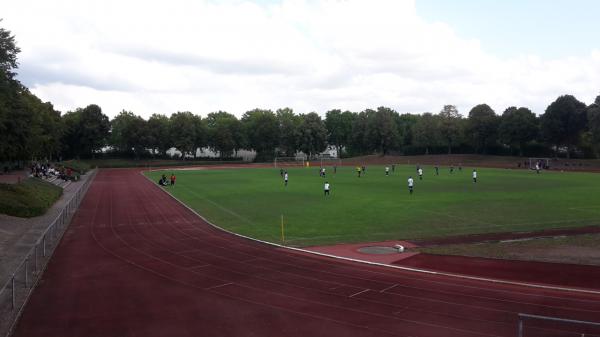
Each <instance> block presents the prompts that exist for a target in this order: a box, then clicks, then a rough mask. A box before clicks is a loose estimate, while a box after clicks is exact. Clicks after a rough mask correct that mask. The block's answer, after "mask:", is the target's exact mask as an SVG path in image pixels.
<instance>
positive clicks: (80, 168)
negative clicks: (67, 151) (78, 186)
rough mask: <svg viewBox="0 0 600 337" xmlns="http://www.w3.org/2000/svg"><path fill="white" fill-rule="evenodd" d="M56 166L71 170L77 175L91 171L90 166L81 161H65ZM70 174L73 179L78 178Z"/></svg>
mask: <svg viewBox="0 0 600 337" xmlns="http://www.w3.org/2000/svg"><path fill="white" fill-rule="evenodd" d="M57 166H64V167H65V168H70V169H71V170H73V171H75V173H79V174H81V175H83V174H85V173H86V172H87V171H89V170H90V169H91V166H90V165H88V164H87V163H85V162H83V161H79V160H67V161H63V162H60V163H58V164H57ZM75 173H74V174H72V176H73V177H75V176H79V174H78V175H76V174H75Z"/></svg>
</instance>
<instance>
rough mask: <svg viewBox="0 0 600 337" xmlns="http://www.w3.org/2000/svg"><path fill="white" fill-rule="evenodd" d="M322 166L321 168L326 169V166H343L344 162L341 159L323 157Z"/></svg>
mask: <svg viewBox="0 0 600 337" xmlns="http://www.w3.org/2000/svg"><path fill="white" fill-rule="evenodd" d="M320 164H321V167H326V166H330V167H333V166H341V165H342V160H341V159H340V158H332V157H321V159H320Z"/></svg>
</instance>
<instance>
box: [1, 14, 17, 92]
mask: <svg viewBox="0 0 600 337" xmlns="http://www.w3.org/2000/svg"><path fill="white" fill-rule="evenodd" d="M0 22H2V20H1V19H0ZM20 52H21V49H19V47H17V44H16V43H15V37H14V35H11V32H10V31H9V30H6V29H4V28H1V27H0V81H2V82H4V81H6V80H12V79H13V78H14V76H15V75H16V73H15V72H14V70H16V69H17V68H18V66H19V63H18V62H17V55H18V54H19V53H20Z"/></svg>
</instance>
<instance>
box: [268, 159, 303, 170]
mask: <svg viewBox="0 0 600 337" xmlns="http://www.w3.org/2000/svg"><path fill="white" fill-rule="evenodd" d="M305 162H306V158H305V157H275V160H274V161H273V164H274V165H275V168H282V167H298V166H299V167H304V164H305Z"/></svg>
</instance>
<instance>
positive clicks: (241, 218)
mask: <svg viewBox="0 0 600 337" xmlns="http://www.w3.org/2000/svg"><path fill="white" fill-rule="evenodd" d="M184 188H185V189H186V190H187V191H189V192H190V193H191V194H193V195H194V196H196V197H198V198H200V199H202V200H204V201H206V202H209V203H211V204H213V205H214V206H215V207H217V208H219V209H220V210H222V211H225V212H227V213H229V214H231V215H233V216H234V217H236V218H238V219H240V220H242V221H245V222H247V223H249V224H251V225H253V226H255V225H256V224H255V223H254V222H252V221H250V220H249V219H248V218H246V217H244V216H241V215H239V214H238V213H236V212H234V211H232V210H230V209H229V208H226V207H224V206H223V205H221V204H219V203H217V202H214V201H212V200H210V199H208V198H206V197H204V196H202V195H200V194H198V193H196V192H195V191H194V190H192V189H190V188H188V187H187V186H185V185H184ZM169 195H171V194H170V193H169Z"/></svg>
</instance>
